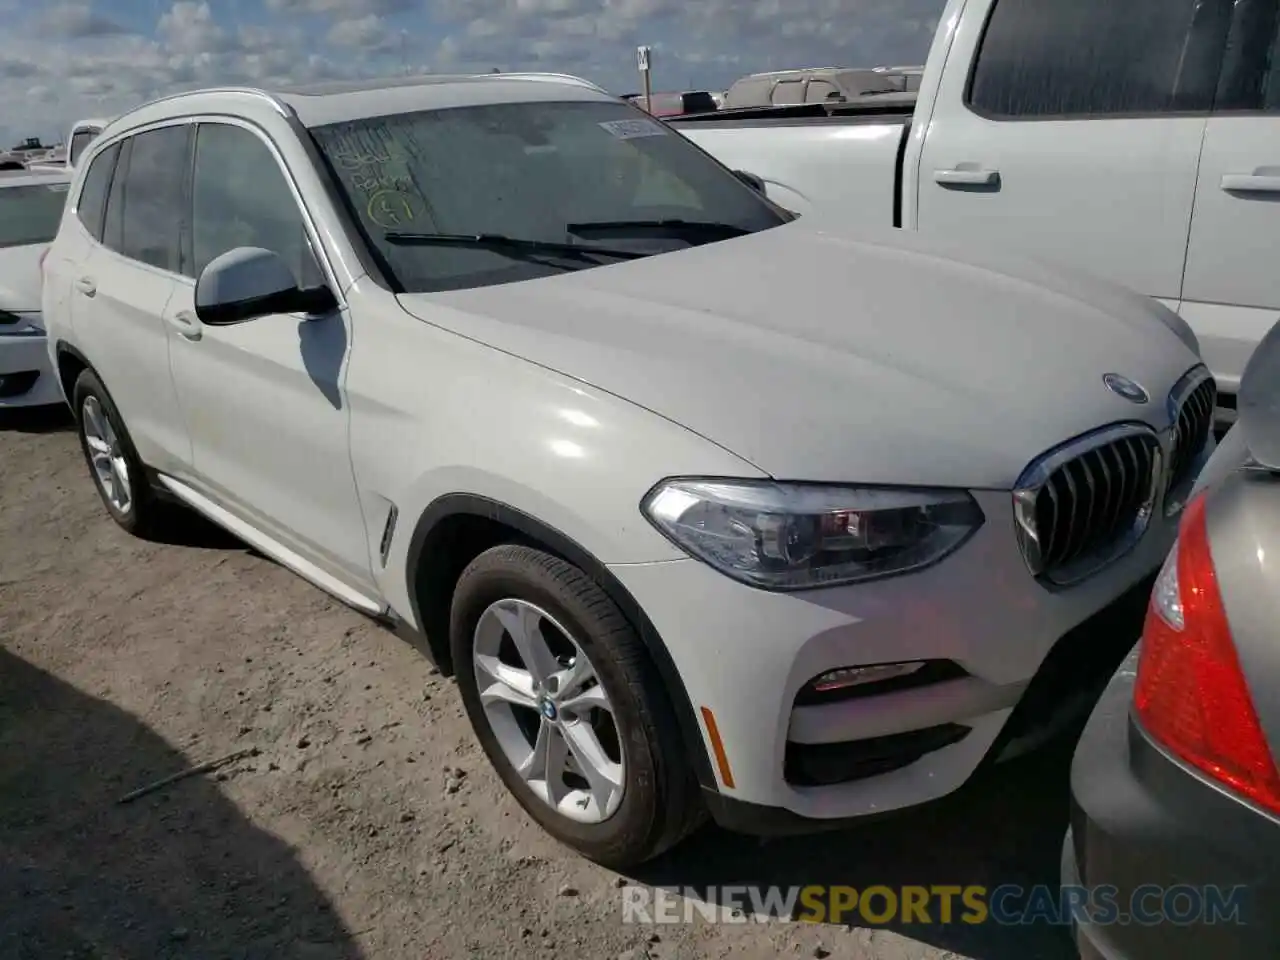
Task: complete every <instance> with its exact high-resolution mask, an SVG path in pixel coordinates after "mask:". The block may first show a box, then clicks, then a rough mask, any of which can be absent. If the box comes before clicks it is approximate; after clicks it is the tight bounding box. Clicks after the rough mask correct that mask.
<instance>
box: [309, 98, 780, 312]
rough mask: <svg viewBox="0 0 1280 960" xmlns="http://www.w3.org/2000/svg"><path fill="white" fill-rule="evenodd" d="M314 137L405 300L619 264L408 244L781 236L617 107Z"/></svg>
mask: <svg viewBox="0 0 1280 960" xmlns="http://www.w3.org/2000/svg"><path fill="white" fill-rule="evenodd" d="M312 133H313V135H314V136H315V139H316V142H317V143H318V144H319V147H320V151H321V153H322V154H323V155H324V157H325V159H326V160H327V162H328V164H329V166H330V167H331V168H332V171H333V174H334V176H335V177H336V178H337V180H338V182H339V184H340V187H341V190H342V192H343V193H344V194H345V195H346V198H347V200H348V201H349V202H350V205H351V208H352V211H353V213H354V214H355V216H356V218H357V220H358V222H359V225H360V228H361V231H362V232H363V233H364V235H365V238H366V240H367V241H368V242H369V244H370V245H371V246H372V247H373V249H374V250H375V251H376V252H377V253H378V254H379V256H380V259H381V260H382V263H383V265H384V266H385V268H386V269H387V270H388V272H389V273H390V274H391V279H392V280H393V281H394V282H395V283H396V284H397V285H398V286H399V287H400V289H402V290H403V291H404V292H407V293H424V292H429V291H438V290H456V289H463V288H468V287H479V286H487V285H492V284H498V283H511V282H513V281H518V280H529V279H532V278H535V277H542V276H547V275H550V274H554V273H560V272H564V271H566V270H580V269H598V268H600V267H602V266H604V265H606V264H609V263H616V262H618V261H617V260H610V259H608V258H602V259H598V260H593V259H592V258H583V257H572V258H571V257H563V256H562V257H558V258H557V257H556V256H555V255H554V254H553V253H551V252H548V253H547V254H546V255H545V256H520V257H513V256H512V248H511V247H510V246H509V245H508V246H507V247H503V246H501V245H495V244H494V243H490V242H484V243H476V244H471V245H467V244H462V243H447V244H445V243H405V242H403V235H404V234H407V233H413V234H444V235H448V236H450V237H454V238H457V237H464V236H465V237H479V236H485V237H486V238H492V237H501V238H506V239H508V240H516V241H536V242H541V243H544V244H553V245H554V244H558V245H564V244H575V245H581V246H582V247H583V248H584V249H589V248H590V247H591V246H607V247H609V248H611V249H614V250H619V249H625V250H627V251H631V252H634V253H637V254H644V255H650V254H659V253H666V252H669V251H672V250H678V249H682V248H685V247H689V246H693V245H696V244H701V243H709V242H714V241H717V240H723V239H726V238H728V237H733V236H738V235H741V234H743V233H754V232H756V231H758V230H764V229H768V228H769V227H775V226H778V225H779V224H781V223H783V222H785V221H784V217H783V216H782V215H780V214H779V213H778V212H777V211H776V210H775V209H774V208H773V207H772V205H771V204H769V203H768V201H766V200H764V199H763V198H762V197H761V196H760V195H759V194H758V193H756V192H755V191H754V190H752V189H751V188H750V187H748V186H746V185H745V184H744V183H743V182H742V181H741V180H739V179H738V178H737V177H735V176H734V175H733V174H731V173H730V172H728V171H727V170H725V169H724V167H722V166H720V165H719V164H718V163H717V162H716V161H714V160H712V159H711V158H710V157H709V156H707V155H706V154H704V153H703V152H702V151H701V150H699V149H698V148H697V147H695V146H693V144H692V143H690V142H689V141H688V140H686V139H684V137H682V136H680V135H679V134H677V133H675V132H674V131H672V130H670V129H669V128H668V127H666V126H665V125H663V124H661V123H659V122H658V121H656V120H652V119H650V118H648V117H645V116H644V115H642V114H639V113H638V112H637V111H636V110H635V109H633V108H631V107H628V106H626V105H625V104H621V103H615V102H564V103H560V102H550V103H548V102H539V103H509V104H496V105H487V106H480V107H458V108H453V109H447V110H429V111H422V112H418V113H407V114H396V115H393V116H386V117H376V118H371V119H366V120H357V121H351V122H346V123H340V124H332V125H329V126H322V127H317V128H314V129H313V130H312ZM593 225H603V227H602V228H599V229H593ZM388 234H391V235H392V237H393V239H391V240H388V239H387V235H388ZM396 235H401V241H400V242H397V241H396V239H395V236H396Z"/></svg>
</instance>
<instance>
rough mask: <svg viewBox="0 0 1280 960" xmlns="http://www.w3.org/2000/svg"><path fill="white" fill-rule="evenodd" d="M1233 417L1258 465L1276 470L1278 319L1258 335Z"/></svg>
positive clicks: (1279, 455)
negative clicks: (1263, 335) (1267, 329)
mask: <svg viewBox="0 0 1280 960" xmlns="http://www.w3.org/2000/svg"><path fill="white" fill-rule="evenodd" d="M1236 407H1237V410H1236V419H1237V424H1236V425H1237V426H1238V427H1239V429H1240V433H1241V434H1242V435H1243V437H1244V442H1245V446H1246V447H1248V448H1249V453H1250V454H1251V455H1252V456H1253V459H1254V460H1255V461H1257V463H1258V465H1259V466H1261V467H1265V468H1266V469H1268V470H1274V471H1280V322H1277V323H1276V324H1275V325H1274V326H1273V327H1272V328H1271V329H1270V330H1269V331H1268V332H1267V335H1266V336H1265V337H1263V338H1262V342H1261V343H1259V344H1258V346H1257V347H1256V348H1255V349H1254V351H1253V356H1251V357H1250V358H1249V362H1248V364H1246V365H1245V368H1244V375H1243V376H1242V377H1241V378H1240V390H1239V392H1238V393H1237V395H1236Z"/></svg>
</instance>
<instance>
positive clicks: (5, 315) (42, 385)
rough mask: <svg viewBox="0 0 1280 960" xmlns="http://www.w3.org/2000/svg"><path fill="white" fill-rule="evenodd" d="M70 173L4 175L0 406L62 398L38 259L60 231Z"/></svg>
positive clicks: (0, 191)
mask: <svg viewBox="0 0 1280 960" xmlns="http://www.w3.org/2000/svg"><path fill="white" fill-rule="evenodd" d="M68 177H69V175H68V173H67V172H66V171H53V172H48V173H35V172H27V171H22V172H16V173H11V174H0V408H5V407H33V406H39V405H42V404H54V403H61V402H62V394H61V392H60V391H59V389H58V381H57V379H56V378H55V377H54V376H53V375H52V373H51V372H50V368H49V356H48V350H47V349H46V347H45V340H44V322H43V320H42V319H41V316H40V261H41V258H42V256H43V255H44V252H45V250H46V249H47V248H48V245H49V241H50V240H52V239H53V237H54V234H56V233H57V232H58V223H59V221H60V220H61V219H62V208H63V206H64V205H65V204H66V201H67V185H68Z"/></svg>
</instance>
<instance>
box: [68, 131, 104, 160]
mask: <svg viewBox="0 0 1280 960" xmlns="http://www.w3.org/2000/svg"><path fill="white" fill-rule="evenodd" d="M97 135H98V131H97V130H77V131H76V132H75V133H73V134H72V135H71V143H70V145H69V146H68V147H67V162H68V163H69V164H70V165H71V166H73V167H74V166H75V165H76V164H77V163H79V162H80V156H81V154H83V153H84V148H85V147H87V146H88V145H89V144H91V143H92V142H93V140H94V138H95V137H96V136H97Z"/></svg>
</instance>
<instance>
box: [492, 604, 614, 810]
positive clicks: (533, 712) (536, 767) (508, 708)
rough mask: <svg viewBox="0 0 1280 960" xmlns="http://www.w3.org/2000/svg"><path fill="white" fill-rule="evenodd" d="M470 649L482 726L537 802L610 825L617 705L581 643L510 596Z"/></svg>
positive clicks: (497, 606) (496, 606)
mask: <svg viewBox="0 0 1280 960" xmlns="http://www.w3.org/2000/svg"><path fill="white" fill-rule="evenodd" d="M472 650H473V654H472V661H473V669H474V670H475V676H476V686H477V688H478V690H479V692H480V702H481V704H482V705H483V708H484V716H485V719H486V721H487V722H488V724H489V727H490V729H491V730H492V731H493V734H494V737H495V739H496V740H497V742H498V745H499V747H500V748H501V750H502V752H503V754H504V755H505V756H506V759H507V761H508V762H509V763H510V764H511V766H512V768H514V770H515V771H516V773H517V774H518V775H519V776H520V778H521V779H522V780H523V781H524V782H525V784H526V785H527V786H528V787H529V789H530V790H531V791H532V792H533V794H534V795H535V796H537V797H538V798H539V799H540V800H542V801H543V802H544V803H546V804H547V805H548V806H549V807H551V808H552V809H554V810H556V811H557V812H559V813H560V814H562V815H563V816H565V817H568V818H569V819H571V820H575V821H577V822H580V823H600V822H602V821H604V820H607V819H608V818H609V817H611V816H612V815H613V814H614V813H615V812H616V811H617V809H618V806H619V804H620V803H621V802H622V795H623V790H624V784H625V783H626V780H625V772H626V771H625V761H624V758H623V755H622V749H621V744H620V739H619V737H618V733H617V726H616V723H615V720H614V708H613V705H612V704H611V703H610V701H609V696H608V694H607V693H606V692H605V689H604V687H603V685H602V684H601V683H600V679H599V677H598V676H597V674H596V671H595V668H594V667H593V666H592V665H591V661H590V660H589V659H588V658H587V656H586V654H585V653H584V652H583V649H582V646H581V644H580V643H579V642H578V641H577V640H575V639H574V638H573V636H572V635H571V634H570V633H569V631H568V630H566V629H565V628H564V627H563V626H562V625H561V624H560V623H558V622H557V621H556V620H555V618H554V617H552V616H551V615H550V614H549V613H547V612H546V611H545V610H543V609H542V608H540V607H538V606H535V605H534V604H532V603H529V602H528V601H525V600H519V599H515V598H511V599H505V600H499V601H497V602H496V603H493V604H491V605H490V606H489V607H488V608H487V609H486V610H485V611H484V613H483V614H481V616H480V619H479V621H478V622H477V624H476V629H475V634H474V644H473V647H472Z"/></svg>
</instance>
